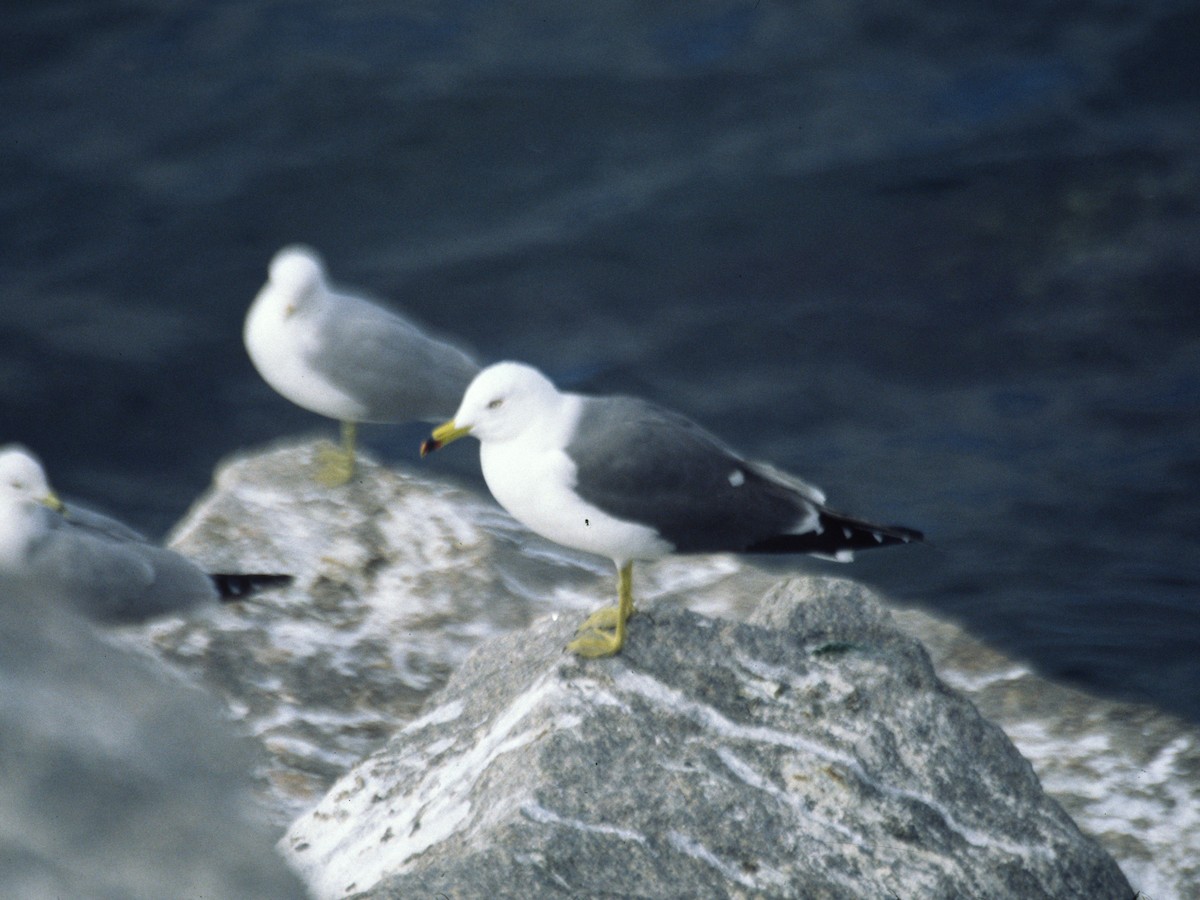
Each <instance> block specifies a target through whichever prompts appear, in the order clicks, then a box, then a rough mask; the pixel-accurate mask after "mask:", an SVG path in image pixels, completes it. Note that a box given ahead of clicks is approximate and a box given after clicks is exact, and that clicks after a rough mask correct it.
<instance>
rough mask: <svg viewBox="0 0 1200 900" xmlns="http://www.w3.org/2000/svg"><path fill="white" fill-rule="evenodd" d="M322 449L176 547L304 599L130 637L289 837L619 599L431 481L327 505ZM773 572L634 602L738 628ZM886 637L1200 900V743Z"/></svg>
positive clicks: (697, 581)
mask: <svg viewBox="0 0 1200 900" xmlns="http://www.w3.org/2000/svg"><path fill="white" fill-rule="evenodd" d="M320 446H321V443H320V442H316V441H303V440H301V441H290V442H286V443H282V444H279V445H276V446H274V447H270V448H266V449H262V450H258V451H254V452H250V453H247V454H245V455H242V456H239V457H238V458H235V459H231V460H229V461H227V462H226V463H224V464H222V466H221V467H220V468H219V469H218V473H217V477H216V481H215V484H214V486H213V489H212V490H211V491H210V492H209V493H208V494H206V496H204V497H203V498H201V499H200V500H199V501H198V502H197V503H196V505H195V506H194V508H193V509H192V511H191V513H190V514H189V515H188V516H187V518H186V519H185V520H184V521H183V522H182V523H181V524H180V525H179V527H178V528H177V529H176V531H175V535H174V538H173V546H175V547H176V548H177V549H179V550H182V551H183V552H185V553H187V554H188V555H190V556H192V557H193V558H195V559H197V560H198V561H200V562H201V563H202V564H204V565H207V566H209V567H211V568H214V569H224V570H236V569H239V568H240V569H256V570H259V571H263V570H269V571H290V572H292V573H294V574H296V575H297V579H296V582H295V583H294V584H293V585H292V586H291V587H289V588H288V589H286V590H283V591H272V592H269V593H267V594H264V595H262V596H261V597H259V598H257V599H256V600H255V601H254V602H247V603H243V604H231V605H228V606H224V607H220V608H217V609H213V610H209V611H207V612H206V613H205V614H203V615H196V616H189V617H186V618H183V617H179V618H171V619H166V620H163V621H160V622H156V623H151V624H149V625H144V626H137V627H131V628H126V629H122V630H121V631H120V632H119V637H121V638H123V639H124V640H126V641H128V642H130V643H132V644H133V645H134V646H136V647H137V648H138V649H139V650H142V651H146V652H150V653H152V654H154V655H155V656H156V657H158V658H159V659H160V660H163V661H166V662H167V663H168V664H169V665H171V666H173V667H175V668H176V669H177V670H178V671H179V672H180V674H181V676H182V677H184V678H185V679H187V680H189V681H192V682H194V683H197V684H201V685H203V686H205V687H206V688H208V689H209V690H211V691H213V692H215V693H216V694H218V695H219V696H221V697H222V698H223V699H224V701H225V704H226V706H227V708H228V710H229V711H230V713H231V714H232V716H233V717H234V718H235V719H237V720H238V724H239V725H240V727H241V728H242V730H243V731H245V732H247V733H250V734H252V735H254V736H255V737H257V738H258V739H259V740H260V741H261V744H262V746H263V747H264V748H265V750H266V753H265V754H263V756H262V757H260V759H261V760H262V761H261V762H260V763H259V764H258V765H257V767H256V771H257V772H258V774H259V775H260V776H262V777H261V780H260V786H261V788H262V793H263V796H264V797H265V799H266V800H267V802H268V803H269V805H270V807H271V809H272V813H273V816H274V820H275V821H276V822H277V823H278V824H280V825H281V826H282V825H286V824H287V823H288V822H290V821H291V820H292V819H293V818H294V817H295V816H296V815H298V814H300V813H301V812H303V811H304V810H307V809H309V808H310V807H311V806H312V805H313V804H315V803H316V802H317V801H318V800H319V799H320V798H321V796H322V795H324V794H325V793H326V791H327V790H328V789H329V787H330V786H331V785H332V784H333V782H334V781H335V780H336V779H337V778H339V777H340V776H341V775H342V774H343V773H344V772H345V771H346V770H348V769H349V768H351V767H352V766H354V765H355V764H356V763H358V762H359V761H360V760H361V759H362V758H363V757H364V756H367V755H368V754H370V753H371V752H373V751H374V750H376V749H378V748H379V747H380V746H382V745H383V744H384V743H385V742H386V740H387V739H388V738H389V737H390V736H391V735H392V734H394V733H395V732H396V731H397V730H399V729H400V728H402V727H404V726H405V725H406V724H407V723H408V722H410V721H411V720H412V719H413V717H414V716H415V715H416V714H417V712H418V711H419V709H420V708H421V706H422V704H423V703H425V702H426V701H427V699H428V698H430V697H431V695H433V694H435V693H436V692H437V690H438V689H439V688H440V687H441V686H442V685H443V684H444V683H445V681H446V679H447V678H448V677H449V676H450V673H451V672H453V671H454V670H455V669H456V668H457V667H459V666H460V665H461V664H462V661H463V660H464V659H465V658H466V656H467V654H468V653H469V652H470V651H471V650H472V648H474V647H476V646H478V645H479V644H480V643H482V642H484V641H486V640H488V639H489V638H493V637H496V636H498V635H502V634H506V633H510V632H512V631H514V630H518V629H522V628H524V627H526V626H527V625H528V624H529V623H530V622H532V621H534V620H536V619H537V618H538V617H539V616H544V615H546V614H553V613H558V614H559V615H560V617H561V621H562V623H564V624H563V627H564V628H568V630H569V627H570V626H571V625H573V624H574V623H576V622H578V621H579V619H580V618H581V617H582V616H583V615H584V614H585V613H586V612H588V611H590V610H592V609H594V608H596V606H597V605H598V604H599V603H600V602H602V598H607V597H608V596H609V595H610V593H611V591H612V588H613V574H612V572H611V570H610V568H609V565H608V564H607V563H605V562H602V561H597V560H595V559H594V558H591V557H587V556H581V555H578V554H572V553H570V552H569V551H565V550H563V549H562V548H559V547H556V546H554V545H552V544H548V543H546V542H544V541H541V540H540V539H539V538H537V537H535V536H533V535H530V534H529V533H528V532H526V531H524V530H523V529H521V528H520V527H519V526H517V525H516V524H515V523H513V522H512V520H511V519H509V518H508V517H507V516H506V515H504V514H503V512H501V511H500V510H499V509H497V508H496V506H495V505H494V504H493V503H491V502H490V501H489V500H488V499H487V498H485V497H482V496H480V495H479V494H478V493H474V492H472V491H470V490H465V489H463V488H461V487H458V486H455V485H453V484H450V483H447V482H446V481H445V480H444V479H438V478H436V477H435V475H434V473H435V471H436V470H434V469H432V468H430V467H427V466H426V467H424V468H421V469H416V468H415V467H414V468H413V469H409V470H405V469H403V468H385V467H382V466H379V465H376V464H375V463H373V462H371V461H370V460H369V459H368V460H364V461H363V463H362V465H361V466H360V468H359V471H358V475H357V477H356V479H355V481H354V482H353V483H351V484H350V485H347V486H346V487H344V488H339V489H337V490H333V491H330V490H328V489H326V488H323V487H320V486H319V485H317V484H316V483H315V482H314V480H313V478H312V475H313V473H314V472H315V469H316V463H315V459H316V455H317V452H318V450H319V448H320ZM780 568H781V567H779V566H775V567H773V571H772V570H764V569H762V568H759V567H758V566H757V565H755V564H753V563H752V562H751V561H749V560H746V559H738V558H734V557H728V556H711V557H686V558H679V559H668V560H664V561H662V562H660V563H657V564H655V565H651V566H640V567H638V570H637V572H636V573H635V581H636V583H635V591H636V593H637V596H638V602H639V605H640V606H641V607H642V608H643V609H644V610H646V611H648V612H650V611H653V612H655V614H656V615H661V614H665V613H666V612H667V611H669V610H671V609H676V608H687V609H690V610H692V611H700V612H703V613H705V614H707V615H710V616H718V617H722V618H726V619H732V620H741V621H745V620H746V619H747V617H748V616H751V615H755V613H754V612H753V611H754V610H755V609H756V608H758V606H759V602H758V601H759V599H760V598H761V597H762V596H763V594H764V593H766V592H767V591H768V589H770V588H771V587H772V586H773V585H775V584H776V583H777V582H778V580H779V574H778V573H779V572H780ZM836 571H837V572H838V573H839V574H841V573H849V574H852V572H853V570H852V569H843V568H837V569H836ZM791 590H792V592H793V594H794V595H795V596H796V597H797V598H799V597H801V596H804V597H809V598H810V599H813V600H819V598H820V597H821V596H822V595H825V594H829V593H834V594H840V595H843V602H845V603H849V604H852V605H853V604H860V603H861V604H864V605H870V604H872V603H875V602H876V601H877V600H878V598H877V597H876V596H875V595H874V594H872V593H871V592H870V591H869V590H868V589H866V588H864V587H862V586H861V585H858V584H855V583H853V582H850V581H845V580H841V579H832V578H825V577H807V578H797V579H795V580H794V581H793V582H792V586H791ZM763 615H765V613H764V612H763V611H762V610H760V611H759V612H758V613H757V617H758V618H759V619H760V620H761V617H762V616H763ZM894 618H895V620H896V622H897V623H898V624H899V625H900V627H901V628H902V630H904V631H905V632H906V633H907V634H908V635H910V636H912V637H915V638H916V639H918V640H920V641H921V642H922V643H923V644H924V645H925V646H926V647H927V648H928V649H929V651H930V653H931V655H932V658H933V661H934V664H935V667H936V670H937V672H938V674H939V675H940V676H941V677H942V678H943V679H944V680H945V681H946V682H947V683H948V684H950V685H951V686H952V687H954V688H955V689H956V690H958V691H960V692H961V693H962V694H963V695H964V696H967V697H968V698H970V699H971V700H972V701H973V702H975V703H976V704H977V705H978V706H979V708H980V709H981V710H982V711H983V713H984V714H985V716H986V717H987V718H988V719H990V720H991V721H993V722H995V723H996V724H998V725H1000V726H1001V728H1003V729H1004V731H1005V732H1006V733H1007V735H1008V736H1009V738H1010V739H1012V740H1013V742H1014V743H1015V744H1016V746H1017V748H1018V749H1019V750H1020V751H1021V753H1022V754H1023V755H1024V756H1025V757H1026V758H1027V759H1029V760H1030V762H1031V763H1032V764H1033V767H1034V769H1035V771H1036V772H1037V773H1038V775H1039V776H1040V778H1041V781H1042V784H1043V786H1044V787H1045V788H1046V790H1047V791H1048V792H1049V793H1050V794H1051V795H1052V796H1053V797H1055V799H1057V800H1058V801H1059V802H1061V803H1062V805H1063V806H1064V808H1066V810H1067V811H1068V812H1069V813H1070V814H1071V816H1072V817H1073V818H1074V819H1075V821H1076V822H1077V823H1079V825H1080V826H1081V827H1082V828H1083V829H1084V830H1085V831H1086V832H1087V833H1089V834H1092V835H1094V836H1095V837H1097V838H1098V839H1099V840H1100V841H1101V842H1102V843H1103V845H1104V846H1105V847H1106V848H1107V849H1108V850H1109V852H1110V853H1112V854H1113V855H1114V856H1115V857H1116V858H1117V859H1118V860H1119V861H1120V863H1121V866H1122V868H1123V869H1124V871H1125V873H1126V875H1127V876H1128V877H1129V878H1130V880H1131V881H1132V882H1133V883H1134V885H1135V887H1137V888H1139V889H1141V890H1143V891H1145V893H1146V894H1147V895H1148V896H1151V897H1153V898H1154V900H1172V898H1190V897H1194V896H1200V864H1198V863H1197V860H1200V819H1198V818H1197V816H1196V815H1195V810H1197V809H1200V730H1198V729H1197V728H1196V727H1195V726H1194V725H1192V724H1189V723H1185V722H1180V721H1179V720H1177V719H1174V718H1172V717H1170V716H1166V715H1164V714H1162V713H1161V712H1159V711H1157V710H1154V709H1152V708H1150V707H1146V706H1140V705H1137V704H1129V703H1120V702H1113V701H1109V700H1103V699H1098V698H1096V697H1093V696H1089V695H1087V694H1085V693H1082V692H1080V691H1076V690H1072V689H1070V688H1067V687H1063V686H1061V685H1058V684H1054V683H1052V682H1048V681H1046V680H1045V679H1042V678H1040V677H1038V676H1037V674H1036V673H1034V672H1033V671H1031V670H1030V669H1029V667H1028V666H1025V665H1022V664H1021V663H1020V662H1019V661H1014V660H1013V659H1011V658H1008V657H1005V656H1003V655H1001V654H999V653H997V652H995V651H994V650H992V649H990V648H988V647H986V646H984V645H983V644H981V643H980V642H978V641H976V640H974V639H973V638H972V637H971V636H970V635H968V634H966V633H964V632H963V631H962V630H961V629H959V628H957V627H955V626H954V625H952V624H950V623H947V622H945V621H942V620H939V619H936V618H934V617H932V616H929V615H926V614H924V613H921V612H919V611H916V610H895V611H894ZM760 624H764V623H763V622H761V621H760ZM432 702H434V703H436V702H437V701H436V700H433V701H432Z"/></svg>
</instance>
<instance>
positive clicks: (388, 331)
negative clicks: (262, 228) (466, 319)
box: [243, 246, 479, 487]
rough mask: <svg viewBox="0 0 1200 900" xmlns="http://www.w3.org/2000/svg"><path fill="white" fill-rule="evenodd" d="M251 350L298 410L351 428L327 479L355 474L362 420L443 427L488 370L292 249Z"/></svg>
mask: <svg viewBox="0 0 1200 900" xmlns="http://www.w3.org/2000/svg"><path fill="white" fill-rule="evenodd" d="M243 339H244V340H245V343H246V350H247V352H248V353H249V354H250V359H251V360H252V361H253V363H254V367H255V368H256V369H258V372H259V374H260V375H262V377H263V379H264V380H265V381H266V382H267V384H269V385H270V386H271V387H273V388H274V389H275V390H276V391H278V392H279V393H280V394H282V395H283V396H284V397H286V398H287V399H289V400H291V401H292V402H293V403H295V404H296V405H298V406H302V407H304V408H305V409H307V410H311V411H312V412H315V413H320V414H321V415H323V416H327V417H328V418H331V419H337V420H338V421H340V422H341V424H342V446H341V448H340V449H338V450H334V451H331V452H328V453H326V454H325V457H324V465H323V467H322V469H321V472H320V474H319V475H318V479H319V480H320V481H321V482H322V483H324V484H326V485H329V486H331V487H333V486H336V485H339V484H345V483H346V482H347V481H349V480H350V477H351V476H352V475H353V474H354V448H355V431H356V425H357V423H359V422H390V423H398V422H411V421H417V420H420V421H427V422H436V421H438V420H440V419H443V418H445V417H446V416H447V415H449V414H450V412H451V411H452V410H453V409H454V407H455V404H457V403H458V401H459V398H461V397H462V394H463V391H464V390H466V387H467V385H468V384H470V382H471V379H472V378H474V377H475V374H476V373H477V372H478V371H479V366H478V364H476V363H475V361H474V360H472V359H471V358H470V357H469V356H467V354H466V353H464V352H462V351H461V350H459V349H458V348H457V347H454V346H452V345H450V344H447V343H445V342H444V341H440V340H436V339H434V338H432V337H430V336H429V335H427V334H426V333H425V332H423V331H422V330H421V329H420V328H418V327H417V326H416V325H414V324H413V323H412V322H409V321H408V320H406V319H404V318H402V317H401V316H399V315H397V314H396V313H394V312H391V311H390V310H387V309H384V308H383V307H382V306H378V305H376V304H375V303H372V302H371V301H369V300H366V299H364V298H362V297H358V296H354V295H352V294H345V293H340V292H338V291H336V290H333V289H332V288H331V287H330V285H329V282H328V281H327V280H326V277H325V267H324V266H323V265H322V263H321V258H320V257H319V256H318V255H317V254H316V253H315V252H314V251H313V250H310V249H309V248H307V247H301V246H292V247H285V248H284V249H282V250H280V251H279V252H278V253H276V254H275V257H274V258H273V259H272V260H271V265H270V269H269V275H268V278H267V283H266V284H265V285H264V286H263V288H262V290H260V291H259V292H258V296H257V297H255V298H254V302H253V303H252V304H251V305H250V310H249V312H247V314H246V324H245V328H244V329H243Z"/></svg>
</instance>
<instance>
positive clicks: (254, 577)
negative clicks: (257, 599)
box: [208, 572, 295, 603]
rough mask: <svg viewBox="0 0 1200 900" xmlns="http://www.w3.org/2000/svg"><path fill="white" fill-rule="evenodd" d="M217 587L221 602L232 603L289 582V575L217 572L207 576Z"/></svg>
mask: <svg viewBox="0 0 1200 900" xmlns="http://www.w3.org/2000/svg"><path fill="white" fill-rule="evenodd" d="M208 577H209V578H211V579H212V583H213V584H214V585H215V586H216V588H217V593H218V594H219V595H220V597H221V602H222V603H233V602H236V601H238V600H245V599H246V598H247V597H253V596H254V595H255V594H258V593H261V592H262V591H264V590H267V589H268V588H273V587H282V586H284V585H288V584H291V583H292V582H293V581H294V580H295V579H294V578H293V577H292V576H291V575H259V574H235V573H225V572H218V573H215V574H211V575H209V576H208Z"/></svg>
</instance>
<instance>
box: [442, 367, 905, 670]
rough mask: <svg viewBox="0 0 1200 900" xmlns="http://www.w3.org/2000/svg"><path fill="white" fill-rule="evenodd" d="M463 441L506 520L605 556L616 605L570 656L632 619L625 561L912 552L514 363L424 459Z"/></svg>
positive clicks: (803, 494) (690, 441)
mask: <svg viewBox="0 0 1200 900" xmlns="http://www.w3.org/2000/svg"><path fill="white" fill-rule="evenodd" d="M467 434H471V435H474V436H475V437H477V438H478V439H479V444H480V448H479V462H480V464H481V466H482V468H483V477H484V480H485V481H487V485H488V488H489V489H490V490H491V492H492V495H493V496H494V497H495V498H496V500H497V501H499V503H500V505H501V506H503V507H504V508H505V509H507V510H508V511H509V512H510V513H511V514H512V515H513V517H515V518H516V519H517V520H518V521H519V522H521V523H522V524H524V525H525V526H527V527H528V528H530V529H532V530H533V531H536V532H537V533H538V534H540V535H542V536H543V537H546V538H549V539H550V540H552V541H555V542H557V543H559V544H563V545H565V546H567V547H573V548H575V549H577V550H584V551H587V552H590V553H597V554H600V555H603V556H608V557H611V558H612V560H613V562H614V563H615V564H616V567H617V573H618V579H617V597H618V604H617V605H616V606H610V607H605V608H604V609H601V610H599V611H598V612H596V613H594V614H592V615H591V616H590V617H589V618H588V619H587V620H586V621H584V623H583V624H582V625H581V626H580V628H579V631H578V632H577V634H576V637H575V640H573V641H572V642H571V643H570V645H569V649H571V650H573V651H574V652H576V653H578V654H579V655H581V656H586V657H597V656H610V655H612V654H614V653H616V652H617V651H619V650H620V649H621V646H622V645H623V644H624V642H625V630H626V622H627V621H628V619H629V617H630V616H631V615H632V614H633V587H632V574H633V561H634V560H652V559H658V558H660V557H663V556H666V555H668V554H670V553H721V552H735V553H807V554H812V555H814V556H821V557H826V558H831V559H836V560H838V561H842V562H847V561H849V560H850V559H851V558H852V554H853V551H855V550H864V549H868V548H871V547H880V546H884V545H886V544H907V543H911V542H913V541H919V540H921V539H922V536H921V533H920V532H919V531H914V530H913V529H911V528H902V527H898V526H893V525H874V524H871V523H869V522H864V521H862V520H859V519H854V518H851V517H849V516H844V515H842V514H841V513H837V512H834V511H833V510H831V509H829V508H827V507H826V506H825V495H824V494H823V493H822V492H821V491H820V490H818V489H817V488H815V487H813V486H812V485H809V484H805V483H804V482H803V481H800V480H799V479H798V478H795V477H793V476H791V475H788V474H786V473H784V472H780V471H779V470H777V469H775V468H773V467H772V466H769V465H766V464H764V463H757V462H749V461H747V460H745V459H743V458H742V457H741V456H739V455H738V454H737V453H735V452H734V451H733V450H731V449H729V448H728V447H726V446H725V445H724V444H722V443H721V442H720V441H719V440H717V439H716V438H715V437H713V436H712V435H711V434H709V433H708V432H706V431H704V429H702V428H701V427H700V426H699V425H697V424H696V423H694V422H692V421H691V420H689V419H686V418H684V417H683V416H681V415H679V414H677V413H673V412H670V411H669V410H665V409H662V408H660V407H658V406H655V405H654V404H652V403H648V402H646V401H644V400H637V399H634V398H632V397H585V396H582V395H579V394H570V393H564V392H560V391H559V390H558V389H557V388H555V386H554V385H553V384H552V383H551V382H550V380H549V379H547V378H546V377H545V376H544V375H542V373H541V372H539V371H537V370H536V369H534V368H532V367H530V366H526V365H523V364H521V363H513V362H502V363H497V364H495V365H493V366H489V367H488V368H486V369H484V370H483V371H482V372H480V373H479V375H478V376H476V378H475V380H474V381H473V382H471V385H470V387H468V388H467V391H466V394H465V395H464V396H463V398H462V403H461V405H460V406H459V408H458V412H457V413H455V415H454V418H453V419H452V420H451V421H449V422H446V423H445V424H444V425H440V426H439V427H437V428H435V429H434V431H433V434H432V435H431V437H430V438H429V439H428V440H427V441H425V443H423V444H422V445H421V455H422V456H424V455H425V454H426V453H429V452H431V451H433V450H437V449H438V448H440V447H442V446H443V445H445V444H448V443H450V442H451V441H454V440H458V439H459V438H461V437H464V436H465V435H467Z"/></svg>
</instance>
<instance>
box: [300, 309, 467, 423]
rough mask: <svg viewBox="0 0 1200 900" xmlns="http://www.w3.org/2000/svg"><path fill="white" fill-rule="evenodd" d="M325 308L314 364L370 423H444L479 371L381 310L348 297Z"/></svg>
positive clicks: (313, 352) (459, 352) (453, 349)
mask: <svg viewBox="0 0 1200 900" xmlns="http://www.w3.org/2000/svg"><path fill="white" fill-rule="evenodd" d="M332 301H333V302H331V303H328V304H324V305H323V308H322V310H321V313H320V316H321V319H320V322H319V323H318V326H317V327H316V328H315V329H314V338H313V341H312V343H311V345H310V347H309V348H308V353H307V359H308V361H309V363H310V364H311V365H313V367H314V368H316V369H318V370H319V371H320V372H321V373H322V374H323V375H325V377H326V378H328V379H329V380H330V381H331V382H332V383H333V384H335V385H337V386H338V387H339V388H341V389H342V390H343V391H345V392H346V393H348V394H350V395H351V396H353V397H355V398H356V399H358V400H359V401H360V402H361V403H362V404H363V405H364V406H365V407H366V409H367V414H366V415H365V416H364V417H363V421H367V422H409V421H417V420H421V421H442V420H443V419H448V418H450V417H451V416H452V415H454V412H455V410H457V409H458V404H459V402H460V401H461V400H462V395H463V393H464V392H465V391H466V389H467V385H468V384H470V383H471V380H472V379H473V378H474V377H475V375H476V374H477V373H478V372H479V364H478V363H476V362H475V360H473V359H472V358H471V357H470V356H468V355H467V354H466V353H464V352H463V351H462V350H460V349H459V348H458V347H455V346H454V345H453V344H450V343H447V342H446V341H444V340H440V339H438V338H435V337H433V336H431V335H430V334H428V333H426V332H425V331H422V330H421V329H420V328H418V327H417V326H416V325H415V324H413V323H412V322H409V321H407V320H406V319H404V318H402V317H401V316H399V315H397V314H396V313H393V312H391V311H389V310H387V309H384V308H383V307H381V306H377V305H375V304H374V303H370V302H368V301H366V300H363V299H361V298H359V297H354V296H351V295H348V294H336V295H334V296H333V297H332Z"/></svg>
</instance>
